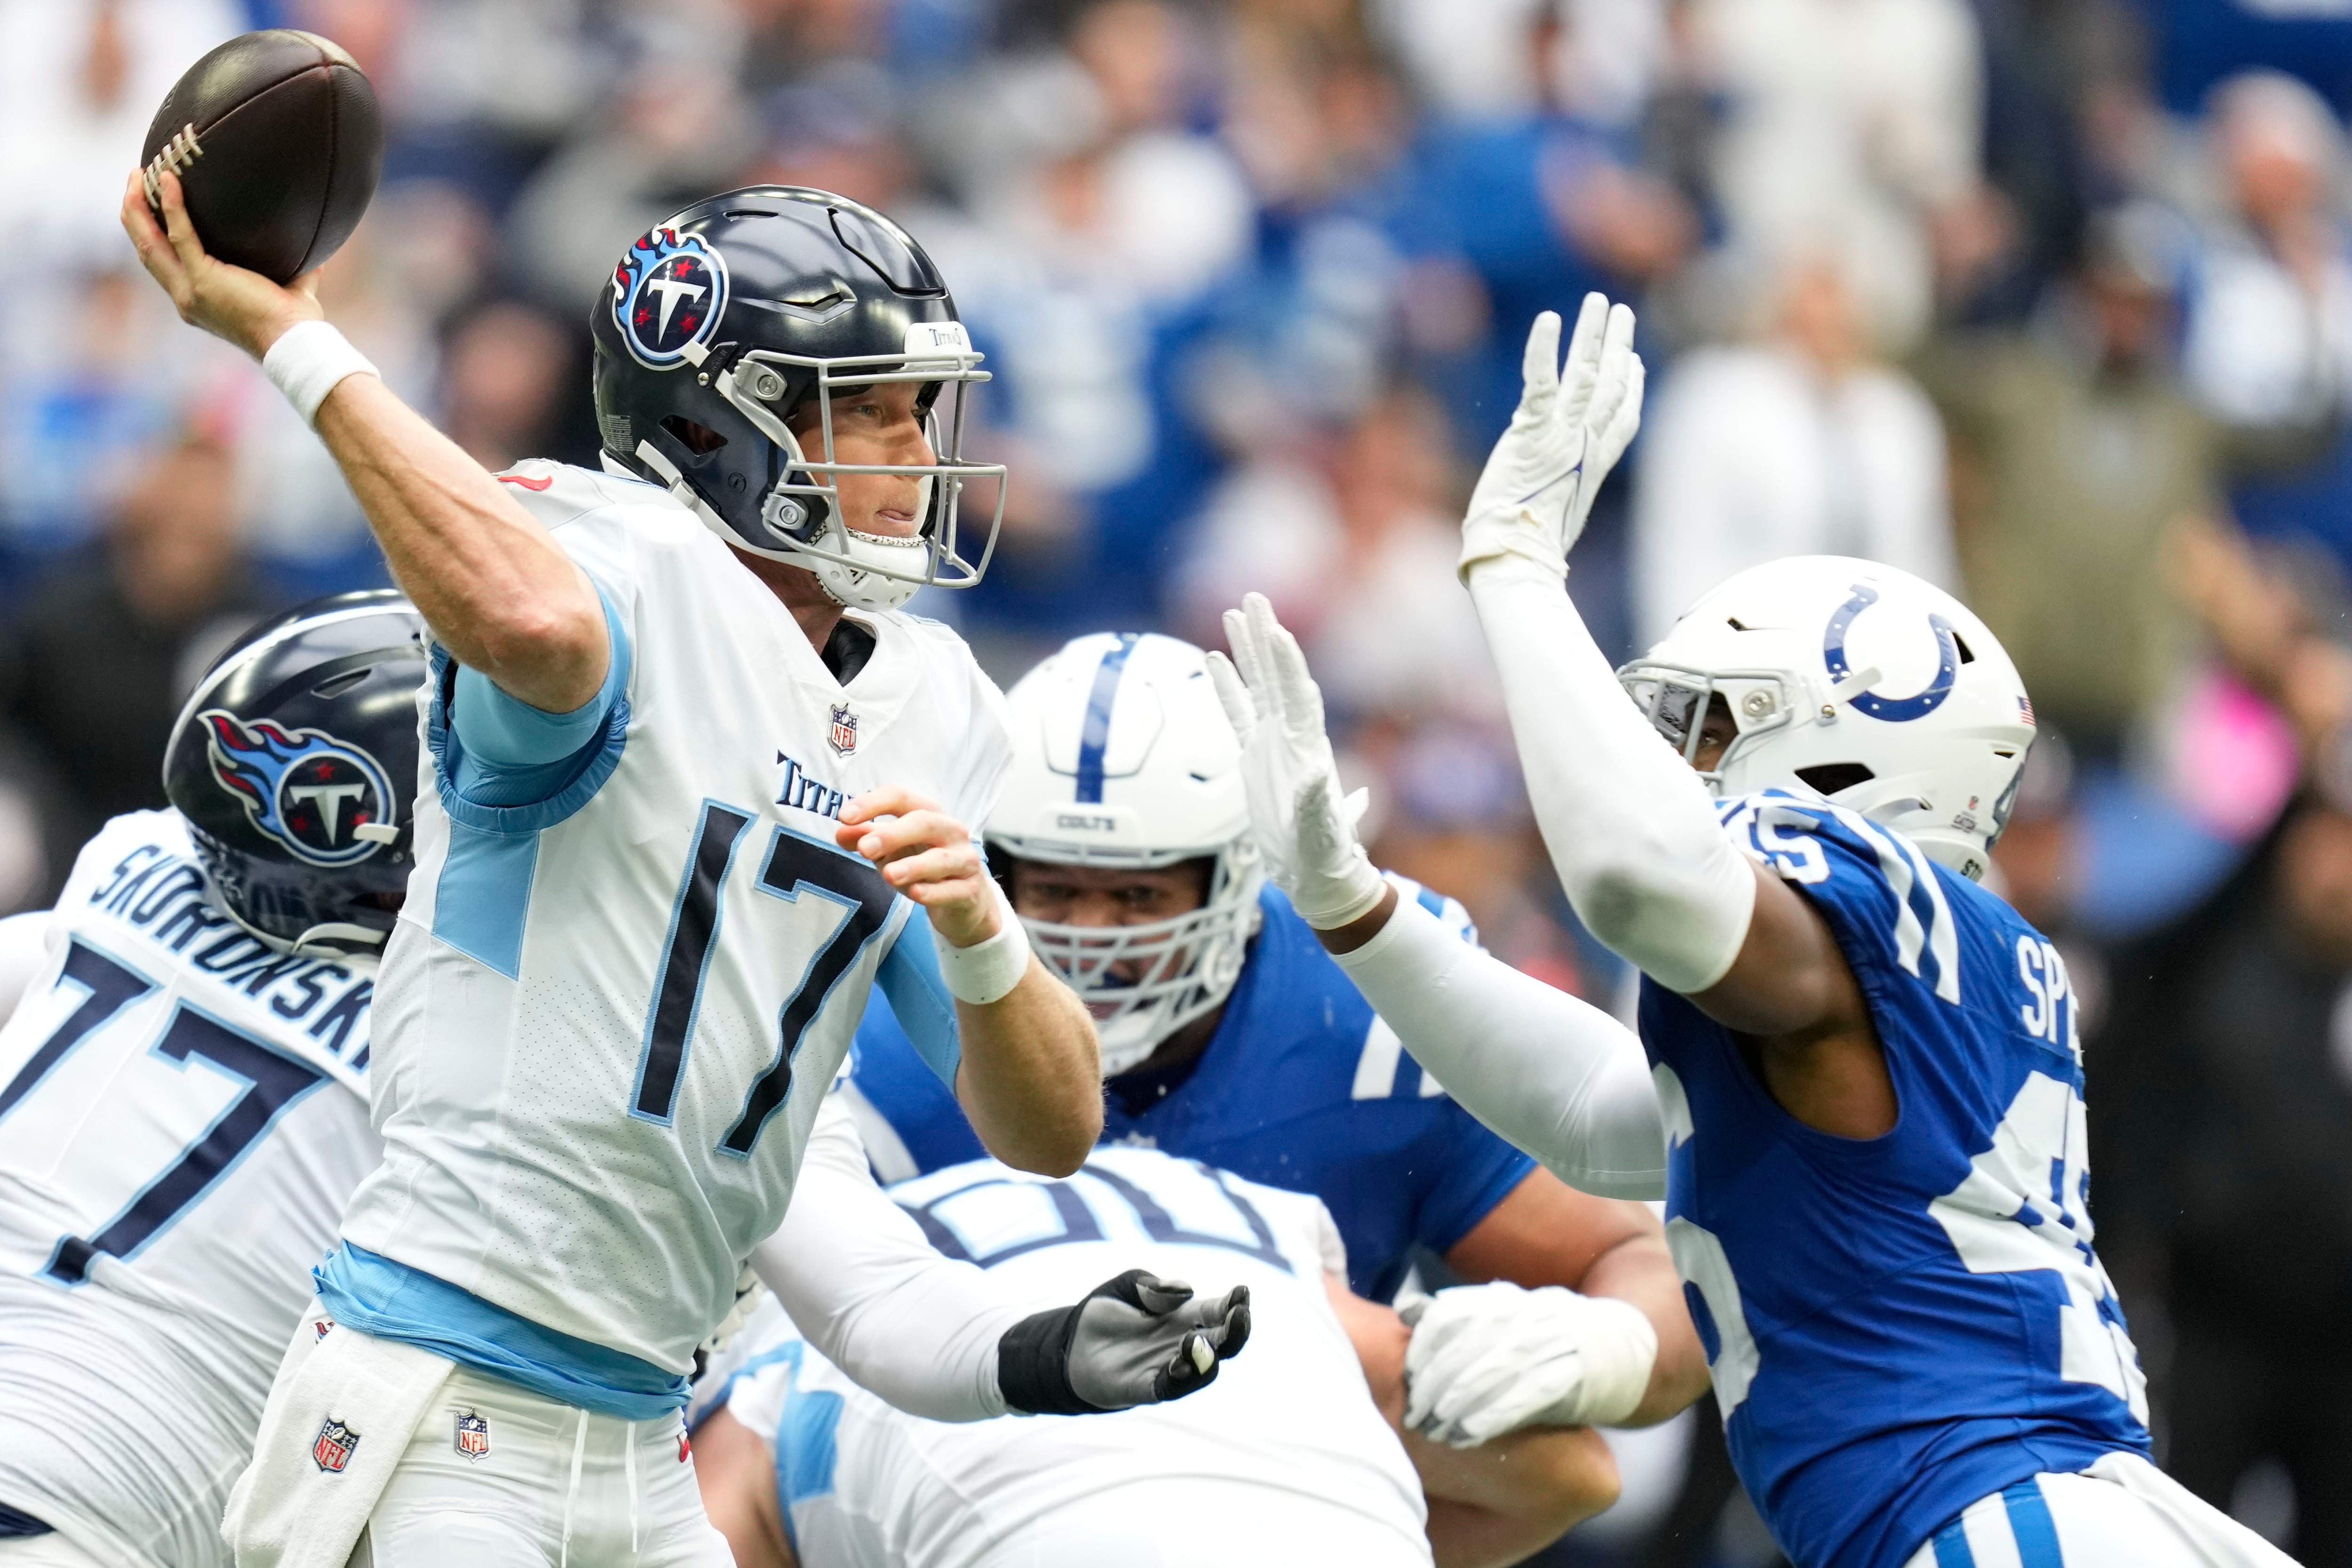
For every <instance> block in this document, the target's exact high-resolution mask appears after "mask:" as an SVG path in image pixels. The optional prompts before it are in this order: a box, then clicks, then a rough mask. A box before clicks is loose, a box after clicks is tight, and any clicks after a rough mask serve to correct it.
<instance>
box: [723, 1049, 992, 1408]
mask: <svg viewBox="0 0 2352 1568" xmlns="http://www.w3.org/2000/svg"><path fill="white" fill-rule="evenodd" d="M751 1267H752V1269H753V1270H754V1271H755V1272H756V1273H758V1275H759V1276H760V1278H761V1280H762V1281H763V1282H765V1284H766V1285H767V1287H768V1289H771V1290H773V1291H774V1292H775V1293H776V1297H777V1299H778V1300H781V1301H782V1302H783V1304H784V1310H785V1311H786V1312H788V1313H790V1314H791V1316H792V1320H793V1324H794V1325H795V1326H796V1327H798V1328H799V1330H800V1331H801V1334H802V1337H803V1338H804V1339H806V1340H807V1341H808V1342H809V1343H810V1344H812V1345H814V1346H815V1347H816V1348H817V1350H818V1351H819V1352H822V1353H823V1354H824V1357H825V1359H826V1360H828V1361H830V1362H832V1363H834V1365H835V1366H837V1367H839V1368H841V1370H842V1371H843V1372H845V1373H848V1374H849V1375H850V1376H851V1377H852V1378H854V1379H856V1381H857V1383H858V1384H861V1385H862V1386H864V1387H866V1388H867V1389H870V1390H872V1391H873V1392H874V1393H875V1394H878V1395H880V1396H881V1397H882V1398H884V1399H887V1400H888V1401H889V1402H890V1403H891V1404H892V1405H897V1406H898V1408H899V1409H901V1410H904V1411H906V1412H908V1414H909V1415H920V1416H924V1417H926V1418H928V1419H929V1420H933V1421H982V1420H986V1419H987V1418H988V1417H990V1416H992V1415H1003V1414H1004V1395H1003V1392H1002V1391H1001V1390H1000V1389H999V1388H998V1386H997V1375H996V1347H997V1342H998V1341H999V1340H1000V1339H1002V1338H1003V1334H1004V1331H1005V1330H1007V1329H1009V1328H1011V1327H1012V1326H1013V1324H1014V1323H1016V1322H1018V1321H1021V1319H1022V1318H1023V1317H1024V1315H1026V1314H1025V1310H1024V1306H1023V1305H1022V1304H1021V1303H1018V1302H1014V1301H1013V1300H1009V1299H1007V1297H1006V1296H1005V1295H1004V1294H1003V1292H1002V1291H1001V1290H1000V1289H998V1288H997V1287H996V1285H995V1283H994V1282H993V1281H992V1280H991V1279H990V1278H989V1277H988V1276H987V1275H986V1274H984V1273H982V1271H981V1270H980V1269H978V1268H973V1267H972V1266H971V1264H969V1263H960V1262H957V1261H955V1260H953V1259H951V1258H945V1257H943V1256H941V1255H940V1253H938V1252H936V1251H934V1250H933V1249H932V1248H931V1247H930V1245H929V1243H928V1242H926V1241H925V1240H924V1239H923V1234H922V1232H921V1231H920V1230H919V1229H918V1228H917V1226H916V1225H915V1222H914V1221H913V1220H912V1219H910V1218H909V1217H908V1215H907V1213H906V1211H905V1210H903V1209H901V1208H899V1206H898V1205H897V1204H895V1203H893V1202H891V1201H890V1198H889V1196H888V1194H886V1193H884V1192H883V1191H882V1189H881V1188H880V1187H878V1186H877V1185H876V1184H875V1182H874V1177H873V1174H872V1173H871V1172H870V1171H868V1170H867V1169H866V1151H865V1147H864V1145H863V1144H862V1143H860V1142H859V1141H858V1137H857V1129H856V1124H855V1123H854V1122H852V1121H851V1120H850V1117H849V1112H848V1110H847V1109H846V1108H845V1106H843V1105H842V1104H841V1102H840V1098H839V1097H838V1096H831V1097H828V1098H827V1100H825V1103H824V1108H823V1109H822V1110H819V1111H818V1112H817V1120H816V1126H815V1128H814V1130H813V1131H811V1133H810V1135H809V1144H808V1151H807V1152H806V1153H805V1154H804V1155H803V1158H802V1161H801V1170H800V1179H799V1182H798V1183H797V1184H796V1185H795V1186H794V1187H793V1202H792V1207H791V1209H790V1210H789V1211H788V1212H787V1213H786V1214H785V1215H784V1223H783V1224H782V1226H780V1227H778V1229H777V1231H776V1234H775V1235H773V1236H772V1237H769V1238H768V1239H767V1240H766V1241H763V1242H761V1244H760V1245H759V1246H758V1247H754V1248H752V1249H751Z"/></svg>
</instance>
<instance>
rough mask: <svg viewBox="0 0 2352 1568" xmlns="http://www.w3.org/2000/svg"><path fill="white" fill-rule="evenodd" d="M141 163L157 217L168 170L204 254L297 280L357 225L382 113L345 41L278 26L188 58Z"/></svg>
mask: <svg viewBox="0 0 2352 1568" xmlns="http://www.w3.org/2000/svg"><path fill="white" fill-rule="evenodd" d="M140 163H141V166H142V174H143V176H144V178H145V181H146V184H147V201H148V205H150V206H151V207H154V208H156V212H157V221H158V222H159V223H160V222H161V221H162V210H161V207H160V206H159V205H158V203H159V201H160V191H161V184H160V182H161V180H162V178H163V174H164V172H165V171H167V170H168V171H170V172H171V173H173V174H177V175H179V176H180V185H181V189H182V191H183V192H184V194H185V195H186V198H187V204H188V216H189V217H190V218H192V219H193V220H194V223H195V226H196V235H197V237H198V238H200V239H202V240H203V241H204V245H205V250H206V251H207V252H208V253H210V254H211V255H213V256H215V257H218V258H220V259H221V260H223V261H229V262H234V263H235V264H236V265H237V266H239V267H247V268H252V269H253V270H254V271H256V272H258V273H261V274H263V275H264V276H265V277H268V278H271V279H276V280H277V281H278V282H280V283H290V282H292V281H293V280H294V279H296V278H299V277H300V276H301V275H302V274H303V273H305V272H308V271H310V269H311V268H314V267H316V266H318V265H319V264H320V262H322V261H324V260H326V259H327V258H329V257H330V256H332V255H333V254H334V253H335V251H336V250H337V249H338V248H339V247H341V245H342V243H343V241H345V240H347V239H349V238H350V237H352V229H354V228H356V227H358V226H359V221H360V216H361V215H362V214H363V213H365V212H366V211H367V205H368V202H369V200H370V198H372V197H373V195H375V183H376V176H377V174H379V173H380V172H381V171H382V169H383V116H382V115H381V114H380V113H379V112H378V110H377V108H376V101H375V89H374V88H373V87H372V86H370V85H369V83H368V79H367V76H366V74H365V73H364V72H362V70H361V69H360V68H359V64H358V62H357V61H355V60H353V59H352V57H351V55H350V54H349V53H348V52H346V51H345V50H344V49H343V48H342V47H341V46H340V45H337V44H335V43H332V42H331V41H329V40H328V39H325V38H322V37H319V36H318V35H317V34H315V33H303V32H297V31H296V30H294V29H293V28H291V27H270V28H267V29H265V30H263V31H261V32H257V33H246V34H242V35H240V36H239V37H234V38H231V39H230V40H229V41H228V42H226V43H225V44H223V45H221V46H220V47H218V48H216V49H215V50H213V51H212V52H211V53H210V54H208V55H206V56H205V58H202V59H200V60H198V61H197V62H196V63H195V64H194V65H193V66H191V67H189V68H188V70H187V72H186V74H185V75H184V76H182V77H181V78H180V79H179V80H178V81H176V82H174V83H173V85H172V90H171V91H170V92H168V93H166V94H164V96H163V107H162V108H161V109H159V110H156V111H155V120H154V122H153V123H152V124H151V125H150V126H148V128H147V144H146V147H145V148H144V149H143V150H142V152H141V153H140Z"/></svg>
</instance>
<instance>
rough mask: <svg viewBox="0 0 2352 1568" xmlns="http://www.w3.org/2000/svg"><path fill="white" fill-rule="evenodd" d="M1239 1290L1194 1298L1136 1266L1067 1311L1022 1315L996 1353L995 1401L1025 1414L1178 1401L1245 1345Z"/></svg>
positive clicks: (1243, 1296)
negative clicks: (999, 1395) (998, 1398)
mask: <svg viewBox="0 0 2352 1568" xmlns="http://www.w3.org/2000/svg"><path fill="white" fill-rule="evenodd" d="M1249 1331H1250V1308H1249V1287H1248V1286H1246V1285H1236V1286H1234V1288H1233V1289H1231V1290H1228V1291H1226V1292H1225V1293H1224V1294H1223V1295H1222V1296H1213V1297H1210V1298H1208V1299H1207V1300H1199V1299H1196V1298H1195V1297H1194V1296H1193V1294H1192V1287H1191V1286H1190V1285H1187V1284H1184V1283H1183V1282H1182V1281H1181V1280H1176V1279H1160V1278H1159V1277H1158V1276H1157V1275H1154V1274H1150V1273H1147V1272H1146V1271H1145V1270H1143V1269H1140V1268H1130V1269H1129V1270H1128V1271H1127V1272H1126V1273H1124V1274H1121V1275H1119V1276H1118V1278H1117V1279H1106V1280H1104V1281H1103V1282H1102V1283H1101V1284H1099V1285H1097V1286H1096V1287H1095V1288H1094V1289H1093V1290H1092V1291H1090V1292H1088V1294H1087V1297H1086V1299H1085V1300H1082V1301H1079V1302H1077V1303H1076V1304H1075V1305H1072V1306H1068V1307H1055V1308H1053V1309H1051V1310H1046V1311H1043V1312H1036V1313H1033V1314H1031V1315H1030V1316H1029V1317H1026V1318H1024V1319H1022V1320H1021V1321H1019V1322H1017V1323H1015V1324H1013V1326H1012V1327H1011V1328H1009V1329H1007V1330H1005V1331H1004V1337H1003V1339H1001V1340H999V1341H998V1342H997V1346H996V1384H997V1387H998V1388H1000V1389H1001V1390H1003V1394H1004V1403H1005V1404H1006V1405H1008V1406H1009V1407H1011V1408H1012V1409H1013V1410H1016V1411H1019V1412H1021V1413H1023V1414H1024V1415H1096V1414H1097V1413H1099V1412H1102V1411H1106V1410H1125V1409H1128V1408H1129V1407H1130V1406H1132V1405H1158V1404H1160V1403H1162V1402H1163V1401H1166V1400H1170V1399H1181V1398H1183V1397H1184V1396H1185V1395H1186V1394H1192V1393H1196V1392H1198V1391H1199V1390H1201V1389H1203V1388H1206V1387H1208V1386H1209V1384H1213V1383H1214V1382H1215V1381H1216V1380H1217V1367H1218V1366H1219V1364H1220V1363H1223V1362H1226V1361H1229V1360H1231V1359H1232V1358H1233V1357H1234V1356H1237V1355H1239V1354H1240V1353H1241V1350H1242V1346H1244V1344H1246V1343H1248V1342H1249Z"/></svg>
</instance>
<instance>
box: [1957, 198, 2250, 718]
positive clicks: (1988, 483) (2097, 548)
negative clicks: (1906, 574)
mask: <svg viewBox="0 0 2352 1568" xmlns="http://www.w3.org/2000/svg"><path fill="white" fill-rule="evenodd" d="M2167 233H2168V230H2167V228H2166V227H2165V226H2164V225H2163V223H2162V220H2161V218H2160V216H2159V215H2158V214H2155V213H2153V212H2151V211H2147V210H2145V209H2131V210H2125V211H2118V212H2111V213H2108V214H2106V215H2105V216H2103V217H2102V218H2101V219H2100V220H2099V221H2098V222H2097V223H2096V224H2095V226H2094V228H2093V230H2092V234H2091V237H2090V241H2089V247H2088V250H2087V253H2086V255H2085V258H2084V262H2083V265H2082V266H2081V268H2079V270H2078V272H2077V273H2076V275H2075V277H2074V279H2072V280H2071V282H2070V283H2069V284H2068V285H2067V287H2066V288H2065V289H2064V290H2063V292H2062V293H2061V294H2060V295H2058V296H2057V298H2056V300H2055V305H2056V313H2055V314H2054V316H2053V321H2054V322H2055V326H2054V327H2053V330H2052V331H2048V332H2044V333H2040V334H2026V333H2020V332H2000V333H1987V334H1980V335H1975V336H1971V337H1967V338H1961V339H1957V340H1953V341H1950V342H1946V343H1943V344H1941V345H1939V346H1938V347H1937V349H1936V350H1935V351H1934V352H1932V353H1930V355H1929V356H1928V358H1927V360H1925V361H1924V362H1923V363H1922V367H1921V368H1922V371H1923V374H1924V375H1925V379H1926V383H1927V389H1928V391H1929V393H1930V394H1931V395H1933V396H1934V397H1935V398H1936V399H1937V404H1938V405H1939V406H1940V407H1941V409H1942V411H1943V413H1944V416H1945V418H1946V420H1947V421H1948V426H1949V429H1950V434H1951V438H1952V443H1953V447H1954V452H1953V467H1954V469H1955V481H1954V493H1955V495H1956V497H1957V498H1958V507H1957V510H1958V537H1959V545H1960V561H1961V566H1962V570H1963V574H1964V575H1963V580H1964V582H1965V583H1966V584H1967V597H1968V600H1969V605H1971V606H1972V607H1973V608H1974V609H1975V610H1976V611H1977V613H1978V614H1979V615H1981V616H1984V618H1985V621H1986V624H1987V625H1989V626H1991V627H1992V629H1993V631H1994V633H1995V634H1996V635H1997V636H1999V637H2000V639H2001V642H2002V645H2003V646H2004V647H2007V648H2008V649H2009V651H2010V655H2011V658H2014V659H2015V660H2016V661H2017V668H2018V672H2019V674H2020V675H2021V676H2022V677H2023V678H2024V680H2025V686H2026V689H2027V690H2029V691H2031V692H2032V694H2033V700H2034V706H2035V710H2036V711H2037V713H2038V714H2039V715H2040V716H2041V718H2042V720H2043V721H2045V722H2054V723H2055V724H2056V725H2057V727H2058V728H2059V729H2060V730H2062V731H2063V732H2064V733H2065V734H2066V735H2067V736H2068V737H2069V738H2070V740H2072V741H2073V742H2074V745H2075V746H2076V747H2077V748H2078V749H2079V750H2082V751H2084V752H2088V753H2090V754H2091V755H2093V756H2095V757H2100V758H2113V757H2115V756H2116V755H2118V754H2120V752H2121V751H2122V749H2123V746H2124V742H2125V741H2126V737H2127V736H2128V734H2129V733H2130V731H2132V729H2133V727H2134V725H2135V724H2136V723H2137V721H2139V720H2140V719H2141V718H2142V717H2143V716H2144V715H2146V714H2147V712H2148V711H2149V710H2150V709H2151V708H2152V706H2153V705H2154V703H2155V702H2156V700H2158V697H2159V696H2160V695H2162V694H2163V693H2165V692H2166V691H2167V690H2168V689H2169V688H2170V687H2171V685H2172V683H2173V682H2174V681H2175V680H2177V679H2178V678H2179V673H2180V670H2181V668H2182V664H2183V660H2184V658H2185V655H2186V650H2187V627H2186V626H2185V623H2184V620H2183V617H2182V616H2181V615H2180V613H2179V610H2178V609H2177V608H2176V607H2175V606H2174V605H2173V603H2172V601H2171V599H2170V597H2169V595H2168V592H2167V590H2166V587H2165V584H2164V582H2163V576H2162V571H2161V568H2160V565H2159V561H2158V557H2159V553H2160V552H2159V550H2158V546H2159V544H2160V542H2161V541H2162V540H2163V538H2164V536H2165V533H2166V531H2167V530H2168V529H2169V528H2171V527H2173V526H2174V525H2175V524H2176V523H2178V522H2179V521H2182V520H2183V519H2186V518H2189V517H2192V516H2197V515H2201V514H2205V513H2208V512H2210V510H2212V508H2213V507H2214V506H2215V504H2216V501H2217V494H2216V491H2217V488H2218V484H2219V473H2220V463H2221V448H2220V446H2219V444H2218V442H2217V438H2216V433H2215V431H2214V430H2213V428H2212V426H2210V422H2209V421H2207V420H2206V419H2205V417H2204V416H2202V415H2201V414H2200V412H2199V411H2198V409H2197V408H2196V406H2195V405H2193V404H2191V403H2190V402H2189V398H2188V395H2187V394H2186V392H2185V391H2184V390H2183V389H2182V387H2181V386H2180V384H2179V379H2178V377H2177V375H2176V374H2175V373H2174V371H2173V369H2172V367H2171V365H2170V363H2169V358H2168V353H2167V344H2168V334H2169V332H2170V330H2171V321H2172V303H2173V301H2172V293H2171V279H2172V267H2171V258H2170V257H2169V255H2168V253H2167V251H2166V250H2165V249H2164V248H2163V239H2164V237H2165V235H2166V234H2167Z"/></svg>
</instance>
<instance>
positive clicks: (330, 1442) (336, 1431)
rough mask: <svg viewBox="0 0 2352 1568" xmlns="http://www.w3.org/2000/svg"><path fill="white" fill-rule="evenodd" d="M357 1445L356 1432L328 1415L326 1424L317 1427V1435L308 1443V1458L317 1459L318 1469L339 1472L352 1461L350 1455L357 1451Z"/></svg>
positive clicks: (358, 1438)
mask: <svg viewBox="0 0 2352 1568" xmlns="http://www.w3.org/2000/svg"><path fill="white" fill-rule="evenodd" d="M359 1446H360V1435H359V1434H358V1433H356V1432H354V1431H352V1429H351V1428H350V1427H348V1426H344V1425H343V1424H342V1423H341V1422H340V1421H338V1420H336V1419H334V1418H333V1417H332V1416H329V1417H328V1418H327V1424H326V1425H325V1426H321V1427H320V1428H319V1436H318V1437H317V1438H316V1439H315V1440H313V1441H312V1443H311V1444H310V1458H313V1459H315V1460H317V1461H318V1463H319V1468H320V1469H322V1470H327V1471H330V1472H332V1473H337V1474H340V1473H341V1470H342V1468H343V1467H344V1466H345V1465H348V1464H350V1463H351V1462H352V1454H353V1453H355V1452H357V1451H358V1449H359Z"/></svg>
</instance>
